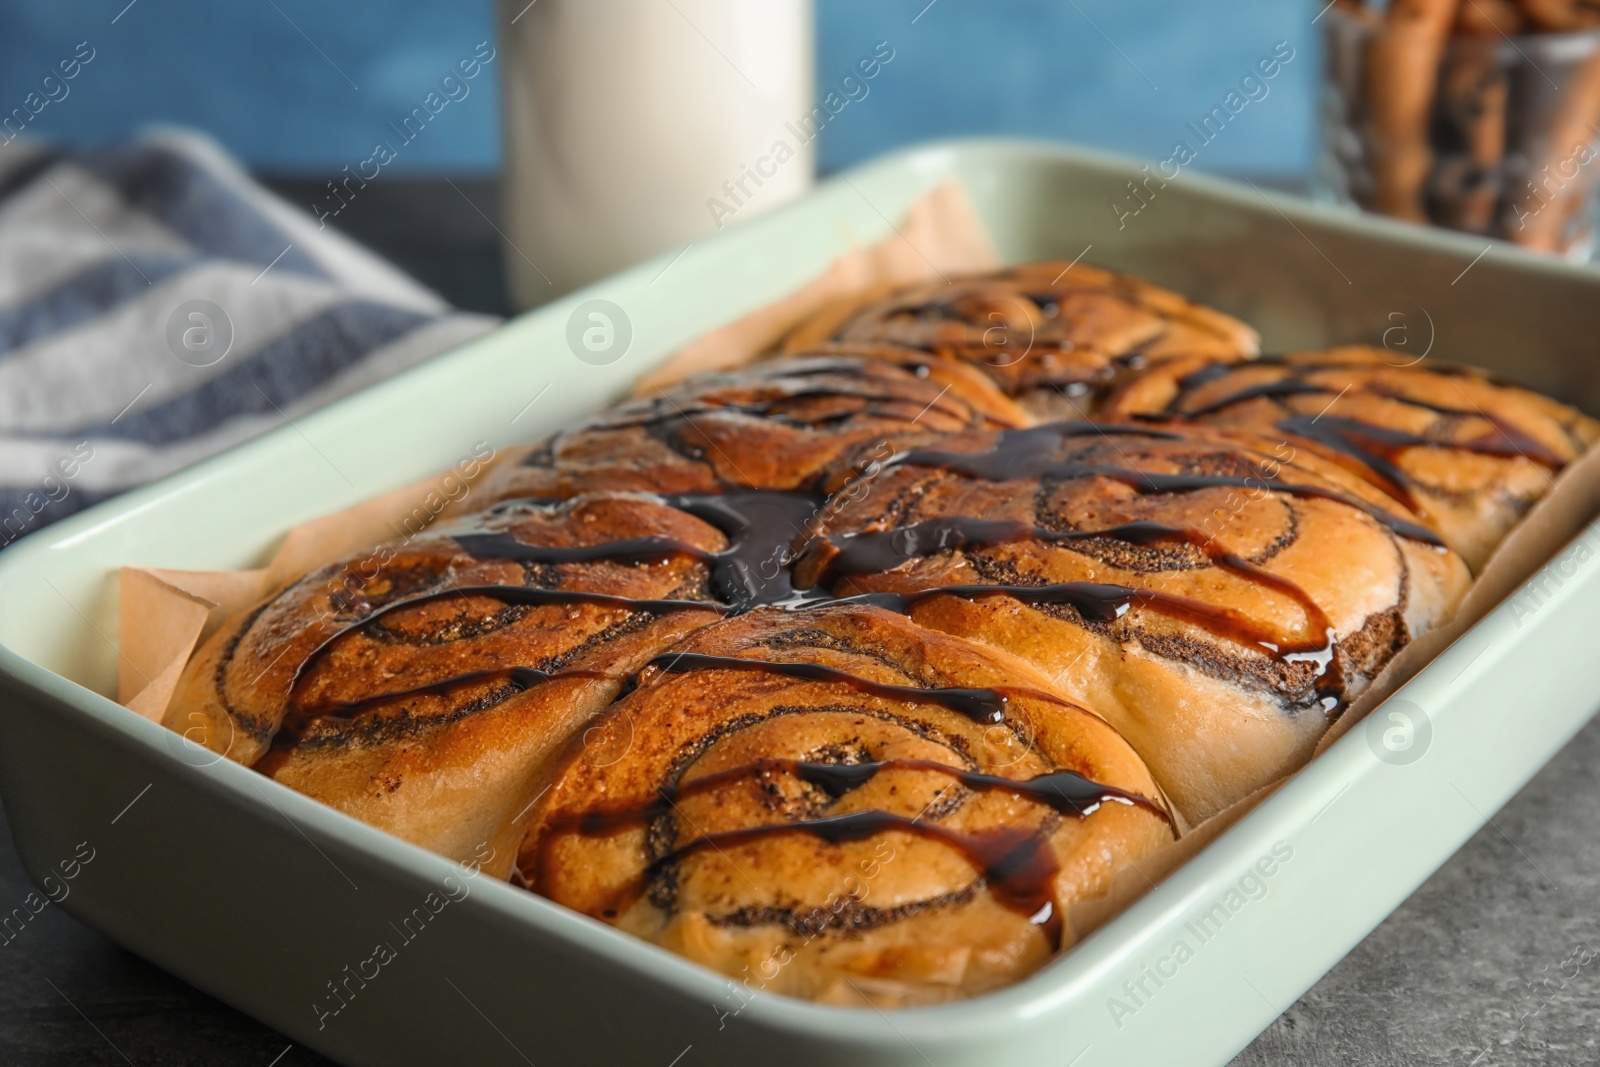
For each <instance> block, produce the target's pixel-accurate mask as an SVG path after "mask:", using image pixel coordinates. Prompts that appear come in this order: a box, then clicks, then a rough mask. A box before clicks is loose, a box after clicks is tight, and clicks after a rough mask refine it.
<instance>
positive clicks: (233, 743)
mask: <svg viewBox="0 0 1600 1067" xmlns="http://www.w3.org/2000/svg"><path fill="white" fill-rule="evenodd" d="M725 548H726V540H725V538H724V537H723V536H722V535H721V534H720V533H719V532H718V531H717V530H716V529H715V528H714V527H712V526H710V525H708V524H706V523H705V522H703V521H701V520H699V519H697V518H694V517H693V516H692V515H690V514H688V513H686V512H684V511H681V510H679V509H676V508H673V507H670V506H668V505H666V504H663V503H660V502H658V501H656V500H654V499H652V498H648V497H640V496H630V495H609V496H591V497H584V498H580V499H576V500H572V501H569V502H566V503H563V504H551V505H544V506H535V505H530V504H516V505H511V506H508V507H506V508H503V509H500V510H499V511H497V512H494V513H489V514H486V515H483V516H478V517H476V518H475V519H474V521H471V522H468V523H465V524H463V525H461V526H458V527H455V528H453V529H451V530H448V531H441V532H439V533H430V534H427V535H425V536H421V537H417V538H415V539H413V540H411V541H410V542H409V543H397V544H391V545H386V546H380V548H378V549H375V550H373V551H372V552H370V553H367V554H366V555H364V556H361V557H353V558H349V559H344V560H340V561H339V562H337V563H333V564H330V565H328V566H326V567H324V568H322V569H321V570H318V571H316V572H314V573H312V574H310V575H307V576H306V577H305V578H303V579H301V580H300V581H298V582H296V583H295V584H294V585H292V586H290V587H289V588H287V589H285V590H283V591H282V592H280V593H278V594H276V595H274V596H272V597H270V598H269V599H267V600H266V601H265V602H264V603H261V604H258V605H256V606H255V607H253V608H251V609H250V610H248V611H245V612H243V613H241V614H239V615H237V616H235V617H233V618H230V619H228V620H226V621H225V622H224V623H223V625H222V627H221V629H220V630H219V631H218V632H217V633H216V634H215V635H214V636H212V637H211V638H210V639H209V640H208V641H206V643H205V644H204V645H203V646H202V647H201V648H200V650H199V651H198V652H197V653H196V654H195V655H194V657H193V658H192V659H191V661H190V662H189V664H188V665H187V667H186V669H185V671H184V675H183V678H182V680H181V681H180V683H179V686H178V690H177V692H176V694H175V696H174V698H173V701H172V703H171V705H170V709H169V711H168V713H167V717H166V723H167V725H168V726H169V727H171V728H172V729H174V730H177V731H179V732H182V733H184V734H185V736H186V737H188V738H189V739H190V740H191V741H193V742H195V743H197V744H203V745H205V746H206V747H208V748H211V749H212V750H214V751H216V752H219V753H222V754H224V755H226V756H227V757H228V758H229V759H233V760H236V761H238V762H240V763H243V764H247V765H253V766H254V767H255V768H256V769H257V770H259V771H261V772H262V773H263V774H266V775H267V776H269V777H271V778H275V779H277V780H278V781H280V782H282V783H283V784H285V785H288V786H290V787H292V788H294V789H296V790H298V791H300V792H302V793H305V794H307V795H309V796H312V797H315V798H316V799H318V800H321V801H322V802H323V803H326V804H328V805H330V806H332V807H335V808H338V809H339V810H341V811H344V812H346V813H348V814H350V815H353V816H355V817H356V818H358V819H361V820H363V821H364V822H368V823H371V824H372V825H374V826H378V827H381V828H383V829H385V830H388V831H389V832H391V833H393V834H395V835H397V836H399V837H402V838H405V839H406V840H408V841H411V842H413V843H415V844H418V845H422V846H423V847H425V848H429V849H432V850H433V851H435V852H438V853H441V854H443V855H445V856H449V857H451V858H454V859H458V860H461V861H467V860H470V859H473V858H477V859H482V857H483V850H484V849H485V848H488V849H492V850H493V853H494V855H495V856H497V857H498V859H497V860H495V861H493V862H491V863H487V864H485V869H488V870H490V871H491V872H492V873H498V874H501V875H504V874H505V872H506V871H507V870H508V869H509V866H510V863H511V857H512V855H513V853H514V851H515V848H516V843H517V840H518V838H519V837H520V825H521V824H520V822H519V816H521V817H522V818H525V817H526V812H525V811H523V810H522V809H524V808H525V807H526V805H527V803H528V802H529V800H531V799H532V797H533V795H534V792H533V791H534V790H535V789H536V788H537V785H538V780H539V775H540V773H541V772H542V771H543V770H544V769H545V767H546V764H547V762H548V760H549V758H550V756H551V755H552V754H553V753H555V752H556V751H557V750H558V749H559V748H560V746H561V745H563V744H564V743H565V742H566V741H567V740H568V739H569V738H570V737H572V736H573V735H574V734H575V733H577V732H579V731H581V729H582V728H583V726H584V724H585V723H587V721H588V720H589V718H590V717H591V716H593V715H595V714H596V713H598V712H599V711H601V710H602V709H604V708H605V707H606V705H607V704H609V703H610V701H611V699H612V698H613V697H614V696H615V695H616V694H617V692H618V690H619V688H620V686H621V684H622V680H623V679H624V678H626V677H627V676H628V674H629V673H630V672H631V671H633V670H636V669H637V668H638V667H639V666H641V665H642V664H643V663H645V662H646V661H647V660H649V659H650V657H652V656H654V655H656V654H658V653H659V652H661V651H662V650H663V649H664V648H666V647H668V646H669V645H671V644H672V643H673V642H674V641H676V640H677V639H679V638H680V637H682V636H683V635H684V634H686V633H688V632H690V631H692V630H694V629H695V628H697V627H700V626H704V625H706V624H707V623H709V622H711V621H714V620H715V619H717V618H719V617H720V615H721V614H722V613H723V611H724V610H725V609H724V608H722V607H721V606H720V605H719V604H718V603H717V600H716V597H715V590H714V583H713V581H712V578H713V570H714V563H713V562H712V561H713V560H714V559H715V554H716V553H717V552H719V551H721V550H723V549H725Z"/></svg>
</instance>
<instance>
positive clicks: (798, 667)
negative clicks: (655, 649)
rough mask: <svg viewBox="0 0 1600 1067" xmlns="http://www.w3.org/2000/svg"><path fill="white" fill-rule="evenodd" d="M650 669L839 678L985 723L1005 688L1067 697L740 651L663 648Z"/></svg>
mask: <svg viewBox="0 0 1600 1067" xmlns="http://www.w3.org/2000/svg"><path fill="white" fill-rule="evenodd" d="M652 669H653V670H656V671H660V672H662V673H665V674H687V673H689V672H691V671H705V670H719V671H759V672H761V673H763V674H775V675H782V676H783V677H785V678H799V679H801V680H803V681H807V682H842V683H844V684H845V685H849V686H851V687H852V688H854V689H857V690H859V691H860V692H863V693H866V694H868V695H870V696H876V697H883V698H884V699H886V700H904V701H908V702H911V703H918V704H937V705H939V706H940V707H942V708H945V709H947V710H949V711H953V712H955V713H956V714H958V715H963V716H965V717H966V718H968V719H971V720H972V721H973V722H976V723H983V724H989V725H993V724H998V723H1003V722H1005V721H1006V702H1007V701H1008V700H1009V699H1010V697H1009V696H1008V695H1007V694H1008V693H1010V692H1025V693H1027V694H1028V695H1029V696H1034V697H1038V698H1039V699H1042V700H1049V701H1051V702H1052V703H1057V704H1066V703H1067V702H1066V701H1064V700H1062V699H1061V698H1060V697H1055V696H1051V695H1050V694H1048V693H1043V692H1039V691H1036V690H1014V689H1007V690H1000V689H963V688H958V687H934V688H923V687H920V686H914V685H890V684H888V683H886V682H874V681H872V680H871V679H869V678H863V677H861V676H860V675H858V674H851V673H850V672H849V671H841V670H838V669H837V668H834V667H824V666H823V665H822V664H820V663H795V662H789V661H785V660H766V659H747V658H745V657H742V656H707V655H703V654H701V653H698V652H668V653H666V654H664V655H660V656H657V657H656V658H655V659H653V660H651V661H650V662H649V663H648V664H646V667H645V670H646V671H647V672H648V671H650V670H652ZM1069 706H1071V705H1069Z"/></svg>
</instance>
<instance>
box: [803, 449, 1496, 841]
mask: <svg viewBox="0 0 1600 1067" xmlns="http://www.w3.org/2000/svg"><path fill="white" fill-rule="evenodd" d="M819 529H820V536H819V537H818V539H817V540H815V541H814V542H812V543H811V545H810V546H809V547H808V548H807V549H806V551H805V553H804V554H803V555H802V556H801V558H800V559H799V561H798V563H797V567H796V575H797V581H798V583H799V584H800V585H801V586H803V587H804V586H819V587H821V588H823V589H826V590H829V591H831V592H832V593H833V594H835V595H839V596H848V595H851V594H873V597H871V599H874V600H875V601H876V602H878V603H882V604H890V605H895V606H899V607H903V608H904V609H905V610H907V611H909V612H910V614H911V617H912V618H914V619H915V620H916V621H917V622H919V623H922V624H923V625H926V626H930V627H933V628H935V629H939V630H944V631H946V632H949V633H955V634H960V635H962V636H966V637H973V638H977V639H980V640H983V641H987V642H989V643H991V644H994V645H997V646H999V647H1002V648H1006V649H1009V650H1011V651H1013V652H1015V653H1017V654H1018V655H1020V656H1022V657H1023V658H1025V659H1027V660H1030V661H1031V662H1032V663H1033V664H1034V665H1035V666H1037V667H1039V668H1040V669H1042V670H1043V671H1044V673H1045V674H1046V675H1047V676H1049V677H1050V678H1051V679H1052V680H1053V681H1054V682H1055V684H1056V685H1057V686H1058V687H1059V688H1060V689H1062V690H1063V691H1064V692H1066V693H1067V694H1068V695H1069V696H1070V697H1071V698H1072V699H1074V700H1077V701H1079V702H1081V703H1082V704H1084V705H1085V706H1086V707H1090V708H1093V709H1094V710H1095V711H1096V712H1098V713H1099V714H1101V715H1103V716H1105V717H1106V718H1107V719H1108V720H1109V721H1110V722H1111V723H1112V724H1113V725H1114V726H1116V727H1117V729H1118V730H1119V731H1121V733H1122V734H1123V736H1125V737H1126V738H1127V739H1128V740H1129V741H1130V742H1131V743H1132V744H1133V746H1134V748H1135V749H1137V750H1138V752H1139V754H1140V755H1141V756H1142V757H1143V758H1144V760H1145V762H1146V763H1147V764H1148V765H1149V767H1150V769H1151V771H1152V773H1153V774H1154V775H1155V777H1156V780H1157V781H1158V782H1159V783H1161V786H1162V788H1163V789H1165V790H1166V792H1167V795H1168V796H1170V797H1171V798H1172V800H1173V802H1174V803H1175V804H1176V806H1177V807H1178V809H1179V810H1180V812H1181V813H1182V814H1183V815H1184V816H1185V817H1187V818H1188V819H1189V820H1190V821H1191V822H1199V821H1200V820H1203V819H1205V818H1206V817H1208V816H1210V815H1213V814H1215V813H1216V812H1218V811H1219V810H1221V809H1222V808H1224V807H1226V806H1228V805H1229V804H1231V803H1233V802H1234V801H1237V800H1239V799H1241V798H1242V797H1244V796H1246V795H1247V794H1249V793H1250V792H1252V791H1253V790H1255V789H1256V788H1258V787H1260V786H1262V785H1265V784H1267V783H1269V782H1271V781H1274V780H1276V779H1277V778H1279V777H1281V776H1283V775H1285V774H1287V773H1289V772H1290V771H1292V770H1294V769H1295V768H1296V767H1298V766H1299V765H1300V764H1301V763H1302V762H1303V761H1304V760H1306V759H1307V758H1308V757H1309V756H1310V754H1311V752H1312V750H1313V747H1314V746H1315V744H1316V742H1317V740H1318V738H1320V737H1321V736H1322V734H1323V732H1324V731H1325V730H1326V729H1327V727H1328V725H1329V723H1330V722H1331V721H1332V719H1333V718H1334V717H1335V716H1337V715H1338V714H1339V712H1340V710H1341V709H1342V708H1343V707H1344V706H1345V705H1346V703H1347V702H1348V701H1349V700H1350V699H1351V698H1352V697H1354V696H1355V695H1356V694H1357V693H1359V692H1360V691H1361V689H1362V688H1363V687H1364V686H1365V685H1366V683H1367V682H1368V680H1370V679H1371V678H1372V677H1373V676H1374V675H1375V674H1376V673H1377V672H1378V671H1379V670H1380V669H1382V667H1383V666H1384V665H1385V664H1386V663H1387V662H1388V661H1389V660H1390V659H1391V658H1392V657H1393V655H1394V654H1395V652H1396V651H1398V650H1399V649H1400V648H1401V647H1403V646H1404V645H1405V644H1406V643H1407V642H1408V641H1410V640H1411V639H1412V638H1413V637H1415V636H1416V635H1418V634H1420V633H1422V632H1424V631H1426V630H1428V629H1430V628H1433V627H1435V626H1438V625H1439V624H1441V623H1442V622H1443V621H1445V620H1446V619H1447V618H1448V617H1449V616H1450V614H1451V612H1452V610H1453V609H1454V607H1455V605H1456V603H1457V602H1458V601H1459V599H1460V597H1461V596H1462V594H1463V592H1464V591H1465V589H1466V586H1467V584H1468V580H1469V577H1468V572H1467V568H1466V566H1465V564H1464V563H1463V562H1462V560H1461V559H1460V557H1459V556H1457V555H1456V554H1455V553H1454V552H1451V551H1450V550H1448V549H1447V548H1445V547H1444V545H1443V544H1442V542H1441V541H1440V539H1439V537H1438V536H1437V535H1435V534H1434V533H1433V532H1432V531H1431V530H1429V529H1427V528H1426V527H1424V526H1422V525H1421V524H1420V523H1419V522H1418V521H1417V519H1416V517H1415V516H1414V515H1412V514H1411V513H1410V512H1409V511H1407V510H1406V509H1405V508H1404V507H1403V506H1401V505H1400V504H1398V503H1397V502H1396V501H1395V500H1393V499H1392V498H1391V497H1389V496H1387V495H1386V494H1384V493H1381V492H1379V491H1378V490H1377V489H1375V488H1373V487H1372V486H1371V485H1369V484H1368V483H1367V482H1366V481H1364V480H1362V479H1360V478H1358V477H1356V476H1355V475H1352V474H1350V473H1349V472H1347V471H1346V470H1344V469H1343V468H1342V467H1340V466H1339V465H1337V464H1335V463H1333V462H1331V461H1329V460H1326V459H1324V458H1322V457H1321V456H1320V455H1318V454H1316V453H1314V452H1313V451H1311V450H1310V449H1307V448H1298V449H1297V448H1296V447H1295V446H1293V445H1289V444H1286V443H1284V442H1283V441H1282V440H1281V439H1279V440H1277V441H1274V440H1272V439H1268V438H1255V437H1250V436H1248V435H1242V434H1235V433H1231V432H1228V431H1222V430H1217V429H1213V428H1209V427H1199V426H1193V427H1166V426H1164V427H1160V428H1153V427H1141V426H1128V425H1114V424H1108V425H1097V424H1093V423H1083V422H1078V423H1056V424H1051V425H1046V426H1041V427H1036V428H1032V429H1025V430H1011V431H1002V432H990V433H975V434H964V435H958V436H954V437H950V438H944V439H932V440H930V441H928V442H927V443H925V444H924V445H922V446H921V447H918V448H912V449H908V450H905V451H902V452H901V453H899V454H897V455H896V456H895V457H894V458H893V459H891V460H889V461H888V463H887V464H885V466H884V468H883V469H882V470H881V471H880V472H879V473H878V474H877V477H876V479H875V480H874V481H873V483H872V484H871V487H870V490H869V491H867V492H865V493H862V494H859V496H858V497H856V498H855V499H852V500H850V501H849V502H848V503H846V504H845V505H843V506H842V507H840V508H838V509H836V510H834V511H832V512H830V514H829V515H828V516H827V517H826V520H825V521H824V522H823V523H821V524H820V527H819Z"/></svg>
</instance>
